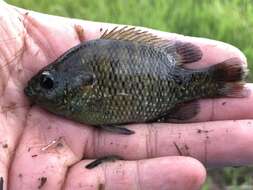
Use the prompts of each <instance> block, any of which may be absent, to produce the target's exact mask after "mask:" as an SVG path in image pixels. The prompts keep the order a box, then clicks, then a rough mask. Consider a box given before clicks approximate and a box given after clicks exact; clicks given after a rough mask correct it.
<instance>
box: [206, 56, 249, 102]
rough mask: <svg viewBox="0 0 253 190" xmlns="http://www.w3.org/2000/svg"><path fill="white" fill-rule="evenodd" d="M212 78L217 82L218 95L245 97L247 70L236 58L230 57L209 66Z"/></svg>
mask: <svg viewBox="0 0 253 190" xmlns="http://www.w3.org/2000/svg"><path fill="white" fill-rule="evenodd" d="M210 69H211V73H212V78H213V79H214V80H215V81H216V82H218V84H219V89H218V93H219V95H220V96H227V97H245V95H246V94H245V90H244V84H245V78H246V76H247V72H248V70H247V69H246V67H245V65H244V64H243V63H241V60H240V59H238V58H231V59H228V60H226V61H224V62H222V63H219V64H216V65H214V66H212V67H211V68H210Z"/></svg>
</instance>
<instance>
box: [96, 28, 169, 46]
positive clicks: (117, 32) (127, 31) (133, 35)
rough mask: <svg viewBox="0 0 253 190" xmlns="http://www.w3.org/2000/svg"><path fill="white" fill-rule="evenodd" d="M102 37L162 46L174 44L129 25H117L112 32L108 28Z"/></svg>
mask: <svg viewBox="0 0 253 190" xmlns="http://www.w3.org/2000/svg"><path fill="white" fill-rule="evenodd" d="M100 39H113V40H125V41H131V42H134V43H143V44H147V45H153V46H156V47H162V48H169V47H171V48H172V47H173V45H174V43H173V42H170V41H168V40H165V39H162V38H160V37H157V36H156V35H154V34H151V33H149V32H148V31H142V30H137V29H135V28H134V27H131V28H130V27H128V26H124V27H122V28H120V29H118V27H115V28H113V29H112V30H111V31H110V32H108V30H106V31H105V32H104V33H103V35H102V36H101V37H100Z"/></svg>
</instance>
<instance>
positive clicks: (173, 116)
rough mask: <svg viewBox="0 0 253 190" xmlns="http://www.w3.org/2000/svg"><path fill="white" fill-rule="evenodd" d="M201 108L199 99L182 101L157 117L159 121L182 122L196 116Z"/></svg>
mask: <svg viewBox="0 0 253 190" xmlns="http://www.w3.org/2000/svg"><path fill="white" fill-rule="evenodd" d="M199 110H200V105H199V102H198V101H192V102H186V103H181V104H178V105H177V106H175V107H174V108H172V109H171V110H169V112H168V113H167V114H164V115H163V116H161V117H160V118H158V119H157V122H173V123H181V122H184V121H187V120H189V119H191V118H193V117H195V116H196V115H197V114H198V113H199Z"/></svg>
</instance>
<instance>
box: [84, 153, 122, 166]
mask: <svg viewBox="0 0 253 190" xmlns="http://www.w3.org/2000/svg"><path fill="white" fill-rule="evenodd" d="M116 160H123V159H122V158H121V157H120V156H116V155H110V156H104V157H101V158H98V159H96V160H94V161H92V162H90V163H89V164H87V165H86V166H85V168H87V169H92V168H95V167H97V166H98V165H100V164H102V163H104V162H114V161H116Z"/></svg>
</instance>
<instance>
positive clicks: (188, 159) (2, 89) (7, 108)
mask: <svg viewBox="0 0 253 190" xmlns="http://www.w3.org/2000/svg"><path fill="white" fill-rule="evenodd" d="M0 4H1V5H0V9H1V11H0V16H1V20H0V38H1V39H0V64H1V69H0V76H1V77H0V94H1V96H0V108H1V112H0V121H1V123H0V145H1V146H0V161H1V162H0V177H3V181H4V189H7V186H8V189H26V190H27V189H56V190H57V189H89V190H93V189H94V190H95V189H100V190H101V189H110V190H111V189H139V190H141V189H145V190H146V189H147V190H148V189H176V190H178V189H199V188H200V186H201V184H203V182H204V180H205V177H206V169H205V168H204V166H203V165H205V166H206V167H223V166H240V165H248V164H252V162H253V150H252V149H251V148H250V147H251V145H252V143H253V120H252V119H253V110H252V106H249V105H252V103H253V95H252V93H250V92H251V91H252V90H253V85H252V84H247V88H248V94H249V95H248V96H247V97H246V98H243V99H239V98H237V99H236V98H235V99H229V98H222V99H216V100H201V101H200V102H201V112H200V113H199V114H198V115H197V117H196V118H194V119H193V120H192V121H194V123H190V124H152V125H151V124H138V125H131V126H127V127H128V128H129V129H132V130H134V131H135V132H136V134H134V135H131V136H122V135H117V134H112V133H108V132H104V131H100V130H97V129H94V128H90V127H86V126H84V125H81V124H78V123H76V122H72V121H69V120H65V119H63V118H60V117H57V116H55V115H53V114H50V113H48V112H46V111H44V110H42V109H40V108H38V107H37V106H29V102H28V100H27V98H26V97H25V96H24V94H23V88H24V86H25V85H26V82H27V81H28V80H29V79H30V78H31V77H32V76H33V75H34V74H35V73H36V72H37V71H38V70H39V69H40V68H42V67H44V66H45V65H47V64H49V63H50V62H52V61H53V60H54V59H56V58H57V57H58V56H59V55H60V54H62V53H63V52H65V51H66V50H67V49H69V48H70V47H73V46H74V45H76V44H78V43H80V41H83V40H90V39H95V38H98V37H99V36H100V35H101V33H102V32H100V29H101V28H102V30H103V31H104V30H105V29H110V28H113V27H114V26H115V25H112V24H105V23H95V22H88V21H81V20H74V19H68V18H61V17H55V16H49V15H44V14H40V13H35V12H31V11H27V10H23V9H19V8H17V7H12V6H9V5H7V4H6V3H4V2H0ZM152 32H154V33H155V34H157V35H159V36H162V37H165V38H168V39H180V40H182V41H188V42H192V43H194V44H196V45H198V46H199V47H200V48H201V49H202V51H203V58H202V60H201V61H199V62H198V63H194V64H192V65H189V66H190V67H206V66H208V65H211V64H215V63H219V62H222V61H224V60H226V59H228V58H231V57H238V58H239V59H241V60H242V62H243V63H244V64H246V58H245V57H244V55H243V54H242V53H241V52H240V51H239V50H238V49H236V48H235V47H232V46H230V45H228V44H224V43H222V42H217V41H212V40H208V39H202V38H194V37H186V36H182V35H178V34H171V33H165V32H159V31H155V30H152ZM223 120H226V121H223ZM200 121H203V122H201V123H200ZM109 154H116V155H119V156H122V157H124V158H125V159H126V160H125V161H116V162H108V163H104V164H102V165H100V166H98V167H96V168H95V169H93V170H87V169H85V167H84V166H85V164H86V163H88V162H90V161H91V160H90V159H94V158H97V157H100V156H104V155H109Z"/></svg>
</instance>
